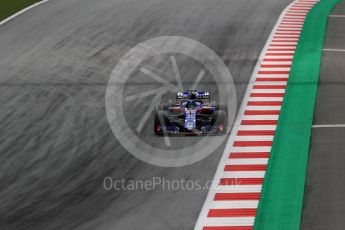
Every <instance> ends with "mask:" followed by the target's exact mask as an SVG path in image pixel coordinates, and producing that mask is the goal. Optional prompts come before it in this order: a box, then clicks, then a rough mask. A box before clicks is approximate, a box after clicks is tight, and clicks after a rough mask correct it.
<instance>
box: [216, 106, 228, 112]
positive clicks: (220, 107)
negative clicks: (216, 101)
mask: <svg viewBox="0 0 345 230" xmlns="http://www.w3.org/2000/svg"><path fill="white" fill-rule="evenodd" d="M215 109H216V110H223V111H225V112H227V111H228V106H227V105H216V106H215Z"/></svg>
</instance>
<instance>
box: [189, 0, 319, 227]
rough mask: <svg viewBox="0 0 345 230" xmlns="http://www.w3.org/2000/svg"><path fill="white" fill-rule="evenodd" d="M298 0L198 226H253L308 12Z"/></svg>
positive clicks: (255, 80)
mask: <svg viewBox="0 0 345 230" xmlns="http://www.w3.org/2000/svg"><path fill="white" fill-rule="evenodd" d="M317 2H318V1H315V0H297V1H294V2H293V3H291V4H290V5H289V6H288V7H287V8H286V9H285V10H284V12H283V13H282V15H281V16H280V18H279V20H278V22H277V24H276V26H275V28H274V29H273V31H272V34H271V36H270V38H269V40H268V41H267V43H266V46H265V48H264V49H263V51H262V54H261V56H260V59H259V61H258V63H257V66H256V69H255V70H254V73H253V76H252V80H251V82H250V83H249V86H248V89H247V92H246V96H245V98H244V99H243V102H242V107H241V109H240V111H239V115H238V118H237V120H236V122H235V126H234V128H233V130H232V134H231V136H230V138H229V141H228V143H227V147H226V148H225V152H224V154H223V157H222V159H221V161H220V164H219V166H218V169H217V172H216V175H215V177H214V181H213V187H212V188H211V190H210V191H209V194H208V196H207V199H206V201H205V204H204V206H203V209H202V211H201V213H200V216H199V219H198V221H197V223H196V226H195V230H252V229H253V225H254V221H255V216H256V211H257V208H258V203H259V200H260V195H261V188H262V184H263V181H264V177H265V172H266V167H267V163H268V159H269V156H270V152H271V147H272V142H273V137H274V135H275V130H276V127H277V121H278V118H279V113H280V109H281V106H282V101H283V98H284V94H285V88H286V85H287V81H288V78H289V74H290V68H291V64H292V59H293V57H294V54H295V50H296V46H297V43H298V40H299V37H300V34H301V31H302V27H303V24H304V21H305V18H306V15H307V14H308V12H309V11H310V9H311V8H312V7H313V6H314V5H315V4H316V3H317Z"/></svg>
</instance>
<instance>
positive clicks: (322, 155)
mask: <svg viewBox="0 0 345 230" xmlns="http://www.w3.org/2000/svg"><path fill="white" fill-rule="evenodd" d="M330 15H331V17H329V21H328V27H327V31H326V38H325V44H324V49H340V50H343V51H344V52H341V51H330V50H324V51H323V59H322V64H321V74H320V81H319V88H318V95H317V100H316V106H315V114H314V126H316V127H314V128H313V130H312V138H311V149H310V155H309V162H308V172H307V182H306V188H305V195H304V205H303V215H302V227H301V229H302V230H323V229H332V230H342V229H344V226H345V219H344V212H345V202H344V193H345V185H344V177H345V168H344V164H343V163H344V161H345V156H344V152H345V141H344V135H345V127H334V126H333V125H344V124H345V106H344V97H345V87H344V83H345V80H344V79H345V78H344V73H345V66H344V62H345V17H332V15H345V2H344V1H342V2H341V3H339V4H338V5H337V6H336V7H335V9H334V10H333V12H332V13H331V14H330ZM320 125H321V127H320ZM323 125H326V127H325V126H323ZM322 126H323V127H322Z"/></svg>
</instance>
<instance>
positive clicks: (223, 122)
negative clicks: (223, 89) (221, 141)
mask: <svg viewBox="0 0 345 230" xmlns="http://www.w3.org/2000/svg"><path fill="white" fill-rule="evenodd" d="M213 122H214V123H213V125H214V126H215V127H218V128H219V130H218V133H219V134H225V133H226V131H227V127H228V119H227V116H226V112H225V111H224V110H217V111H215V112H214V113H213Z"/></svg>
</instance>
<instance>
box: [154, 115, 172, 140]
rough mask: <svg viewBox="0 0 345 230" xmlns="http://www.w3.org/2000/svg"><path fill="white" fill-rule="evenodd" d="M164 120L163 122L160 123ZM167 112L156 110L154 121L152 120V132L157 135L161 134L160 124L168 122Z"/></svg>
mask: <svg viewBox="0 0 345 230" xmlns="http://www.w3.org/2000/svg"><path fill="white" fill-rule="evenodd" d="M161 121H164V124H161ZM168 122H169V121H168V114H167V112H166V111H156V112H155V121H154V127H153V128H154V133H155V134H156V135H158V136H161V135H163V130H162V125H164V126H166V125H167V124H168Z"/></svg>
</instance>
